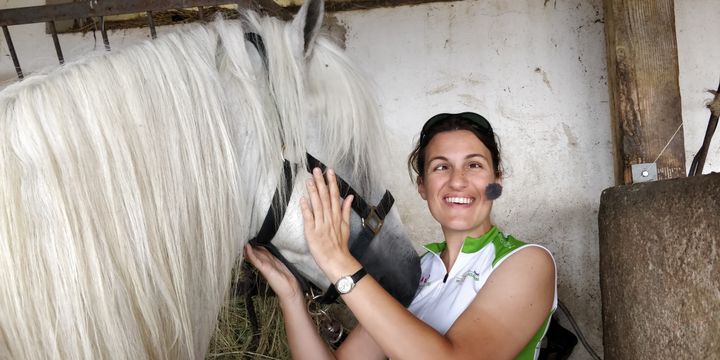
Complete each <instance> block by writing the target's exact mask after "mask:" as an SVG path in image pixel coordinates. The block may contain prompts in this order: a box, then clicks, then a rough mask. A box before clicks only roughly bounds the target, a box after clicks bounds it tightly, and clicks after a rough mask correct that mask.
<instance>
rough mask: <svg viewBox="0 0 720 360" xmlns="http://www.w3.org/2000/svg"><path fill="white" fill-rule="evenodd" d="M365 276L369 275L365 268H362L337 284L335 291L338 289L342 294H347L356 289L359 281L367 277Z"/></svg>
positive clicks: (339, 280)
mask: <svg viewBox="0 0 720 360" xmlns="http://www.w3.org/2000/svg"><path fill="white" fill-rule="evenodd" d="M365 274H367V271H365V268H360V270H358V271H357V272H356V273H354V274H352V275H345V276H343V277H341V278H340V279H338V281H336V282H335V289H337V292H339V293H340V294H347V293H349V292H350V290H352V289H353V288H354V287H355V284H357V283H358V281H360V279H362V278H363V276H365Z"/></svg>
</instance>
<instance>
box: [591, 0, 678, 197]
mask: <svg viewBox="0 0 720 360" xmlns="http://www.w3.org/2000/svg"><path fill="white" fill-rule="evenodd" d="M604 1H605V36H606V41H607V56H608V79H609V90H610V103H611V115H612V127H613V138H614V142H615V160H616V166H615V169H616V170H615V176H616V182H617V183H618V184H629V183H632V173H631V166H632V165H633V164H640V163H652V162H654V161H656V159H657V162H656V164H657V171H658V180H660V179H670V178H676V177H684V176H685V174H686V173H685V141H684V139H683V129H682V112H681V107H680V85H679V83H678V56H677V41H676V39H675V12H674V1H673V0H604Z"/></svg>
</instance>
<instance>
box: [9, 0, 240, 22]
mask: <svg viewBox="0 0 720 360" xmlns="http://www.w3.org/2000/svg"><path fill="white" fill-rule="evenodd" d="M251 3H252V1H251V0H239V1H237V0H236V1H223V0H153V1H147V0H103V1H97V2H93V1H82V2H71V3H62V4H52V5H39V6H28V7H21V8H10V9H3V10H0V26H8V25H21V24H32V23H40V22H47V21H58V20H72V19H80V18H85V17H92V16H97V17H100V16H109V15H122V14H132V13H144V12H146V11H163V10H169V9H182V8H189V7H197V6H217V5H226V4H238V6H239V7H241V8H248V7H250V5H251Z"/></svg>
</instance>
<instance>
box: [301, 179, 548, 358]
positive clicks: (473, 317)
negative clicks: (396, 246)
mask: <svg viewBox="0 0 720 360" xmlns="http://www.w3.org/2000/svg"><path fill="white" fill-rule="evenodd" d="M313 177H314V181H313V182H312V183H311V182H308V194H309V197H310V201H309V202H310V204H308V201H301V206H302V209H303V217H304V222H305V236H306V238H307V239H308V245H309V247H310V250H311V252H312V254H313V257H315V260H316V261H317V263H318V265H319V266H320V268H321V269H322V270H323V272H325V274H326V275H327V276H328V279H329V280H330V281H333V282H334V281H336V280H337V279H339V278H340V277H341V276H344V275H348V274H353V273H354V272H355V271H357V270H358V269H359V268H360V266H361V265H360V264H359V263H358V262H357V260H355V259H354V258H353V257H352V256H351V255H350V252H349V250H348V247H347V242H348V237H349V234H348V233H349V223H348V222H349V218H350V204H351V201H352V198H351V197H348V198H346V199H345V201H344V202H343V203H342V205H341V204H340V201H339V198H340V196H339V191H338V189H337V183H336V180H335V175H334V173H333V172H332V170H330V171H328V181H327V183H328V184H329V186H327V185H326V184H325V180H324V179H323V175H322V173H321V172H320V171H319V169H315V170H314V171H313ZM310 205H312V209H311V208H310ZM554 286H555V268H554V263H553V261H552V258H550V255H549V254H548V253H547V252H545V251H544V250H543V249H540V248H527V249H523V250H521V251H519V252H517V253H516V254H514V255H512V256H511V257H510V258H508V259H507V260H505V261H504V262H503V263H502V264H501V265H500V266H499V267H498V268H497V269H496V270H495V271H494V272H493V274H492V275H491V276H490V278H489V279H488V281H487V283H486V285H485V286H484V287H483V289H482V290H481V291H480V292H479V293H478V295H477V296H476V298H475V299H474V300H473V302H472V303H471V304H470V306H468V308H467V309H466V310H465V312H463V313H462V314H461V315H460V317H459V318H458V319H457V321H456V322H455V323H454V325H453V326H452V327H451V328H450V330H449V331H448V333H447V334H446V335H445V336H443V335H441V334H439V333H438V332H436V331H435V330H434V329H432V328H431V327H430V326H428V325H427V324H425V323H424V322H422V321H420V320H418V319H417V318H416V317H415V316H413V315H412V314H411V313H410V312H408V311H407V310H406V309H405V308H404V307H403V306H402V305H401V304H400V303H398V302H397V301H396V300H395V299H393V298H392V297H391V296H390V295H389V294H388V293H387V292H386V291H385V290H384V289H383V288H382V287H381V286H380V285H379V284H378V283H377V282H376V281H375V280H374V279H373V278H372V277H370V276H366V277H364V278H363V279H362V280H360V281H359V282H358V284H357V286H356V287H355V288H354V289H353V290H352V291H351V292H350V293H348V294H345V295H342V297H343V300H344V301H345V303H346V304H347V305H348V307H349V308H350V309H351V310H352V312H353V314H355V317H356V318H357V319H358V321H359V322H360V324H362V326H363V328H364V329H365V330H366V331H367V333H368V334H370V336H371V337H372V339H374V340H375V342H377V344H378V345H379V346H380V347H381V348H382V350H384V352H385V354H386V355H387V356H388V357H390V358H392V359H394V360H397V359H438V358H442V359H482V358H487V359H503V358H508V359H511V358H513V357H515V356H516V355H517V354H518V353H519V352H520V351H521V350H522V348H523V347H524V346H525V345H526V344H527V343H528V342H529V341H530V339H531V338H532V336H533V335H534V333H535V332H536V331H537V330H538V329H539V328H540V326H541V325H542V323H543V322H544V320H545V319H547V317H548V316H549V314H550V310H551V307H552V302H553V296H554Z"/></svg>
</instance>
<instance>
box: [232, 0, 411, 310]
mask: <svg viewBox="0 0 720 360" xmlns="http://www.w3.org/2000/svg"><path fill="white" fill-rule="evenodd" d="M322 18H323V2H322V0H311V1H306V2H305V4H304V5H303V6H302V7H301V8H300V11H299V13H298V15H297V16H296V17H295V19H294V20H293V22H292V23H282V22H280V21H278V20H275V19H269V18H259V17H255V16H254V15H252V14H251V15H249V16H248V18H247V19H246V21H245V22H244V32H245V33H246V34H248V33H249V34H252V35H250V36H247V35H246V39H248V41H246V46H245V49H243V50H246V51H247V54H249V55H247V56H245V57H243V58H242V59H241V60H242V61H247V62H250V63H251V64H252V67H251V68H252V69H253V70H252V71H250V72H246V73H244V74H241V75H240V76H239V78H241V79H242V78H248V77H251V78H253V79H254V81H256V82H258V83H261V84H262V85H261V86H257V87H254V89H265V90H266V91H265V92H262V91H258V92H253V93H252V94H250V98H251V101H256V102H257V105H258V106H260V105H262V106H263V110H262V111H261V112H257V110H256V112H257V118H256V119H254V120H252V121H251V124H252V126H251V128H252V130H250V132H251V133H252V135H250V136H248V137H247V138H246V139H247V140H246V142H247V143H248V144H249V145H248V146H257V147H259V148H260V152H259V155H255V154H257V153H258V152H257V151H254V152H249V154H251V155H250V156H254V157H253V158H248V157H247V155H242V156H245V158H244V159H243V160H242V162H246V163H248V164H260V165H258V166H257V167H255V168H256V169H258V171H257V172H255V173H253V174H248V176H251V177H252V178H251V179H248V180H247V181H246V183H258V184H260V185H259V186H258V188H257V191H256V192H254V194H255V199H254V206H253V224H254V227H253V228H254V229H259V227H260V224H261V223H262V221H263V219H264V217H265V215H266V213H267V211H268V209H269V208H270V203H271V198H272V197H273V194H274V193H275V192H276V189H279V193H280V197H281V198H283V197H285V199H286V200H287V204H288V205H287V211H286V213H285V214H284V217H283V218H282V221H281V223H280V224H279V227H278V228H277V233H276V234H275V236H274V238H273V240H272V244H273V245H274V246H276V247H277V248H278V249H279V250H280V252H281V253H282V254H283V256H284V257H285V258H287V260H288V261H289V262H291V263H293V264H294V265H295V267H296V268H297V270H298V271H299V272H300V273H302V274H303V275H304V276H305V277H307V278H308V279H309V280H310V281H311V282H312V283H314V284H315V285H316V286H318V287H320V288H323V289H324V288H327V287H328V285H329V281H328V279H327V278H325V276H324V275H323V274H322V272H321V271H320V269H319V268H318V267H317V265H316V264H315V262H314V260H313V259H312V256H311V255H310V252H309V249H308V247H307V243H306V241H305V239H304V236H303V223H302V216H301V213H300V208H299V205H298V201H299V199H300V197H301V196H304V195H305V185H304V184H305V179H307V178H308V177H309V173H308V171H307V170H306V169H307V162H308V157H307V154H309V155H311V156H312V157H315V158H317V159H318V160H319V161H320V162H322V163H323V164H325V165H327V166H328V167H332V168H334V169H335V170H336V172H337V173H338V175H339V176H340V177H341V178H343V179H344V180H345V181H346V182H347V184H348V185H349V187H351V188H352V189H353V190H354V191H355V192H356V193H357V196H356V198H360V199H358V200H357V201H356V202H357V203H359V202H362V201H363V200H364V202H366V203H367V205H369V206H371V207H372V206H376V205H378V204H380V203H381V202H383V200H384V204H385V206H387V207H388V208H387V209H383V210H386V211H387V212H388V213H387V215H386V216H384V219H383V225H382V227H380V226H378V224H377V222H378V221H377V220H378V218H377V217H376V216H375V213H374V212H373V214H372V215H368V214H367V212H368V211H370V210H371V209H370V208H365V209H364V211H363V207H357V206H356V209H357V211H355V212H354V214H353V215H352V225H351V240H350V247H351V248H353V247H357V245H356V243H357V242H362V241H367V240H368V239H370V238H372V240H370V241H369V245H368V246H367V247H366V249H361V250H360V251H359V252H357V254H358V256H357V257H358V260H359V261H360V262H361V263H362V264H363V265H364V266H365V268H366V269H367V270H368V272H369V273H370V274H371V275H372V276H373V277H374V278H375V279H376V280H378V281H379V282H380V284H381V285H382V286H383V287H384V288H385V289H386V290H388V291H389V292H390V293H391V294H392V295H393V296H394V297H395V298H397V299H398V300H399V301H400V302H402V303H403V304H405V305H407V304H409V302H410V301H411V300H412V298H413V296H414V294H415V290H416V288H417V284H418V278H419V275H420V272H419V261H418V257H417V253H416V252H415V250H414V248H413V247H412V245H411V242H410V241H409V240H408V238H407V235H406V234H405V232H404V230H403V227H402V224H401V223H400V218H399V216H398V212H397V210H396V207H395V206H388V205H390V204H391V203H389V202H388V200H389V199H388V197H387V196H385V192H386V188H385V186H384V181H383V179H382V176H381V175H382V174H383V173H384V171H383V169H384V166H385V162H384V161H383V160H384V159H385V158H386V157H387V156H390V155H389V154H386V153H385V152H386V149H388V146H386V145H385V143H384V141H385V137H384V130H383V128H382V125H381V122H380V119H379V116H378V106H377V104H376V103H375V100H374V98H373V96H372V95H371V92H370V91H369V87H368V85H367V83H366V80H365V78H364V77H363V75H362V74H361V73H360V72H359V71H358V70H357V69H356V68H354V67H353V66H352V64H351V63H350V62H349V61H348V59H347V58H346V57H345V56H344V54H343V51H342V50H341V49H340V48H339V47H338V46H337V45H335V44H334V43H333V42H332V41H331V40H329V39H328V38H327V37H325V36H323V35H318V32H319V29H320V23H321V21H322ZM224 26H227V25H223V24H220V25H219V29H220V33H221V38H223V36H225V35H228V34H230V33H231V31H228V29H225V30H223V27H224ZM235 36H237V35H235ZM258 39H261V40H260V41H259V40H258ZM226 51H227V54H228V55H229V56H227V57H225V58H223V59H224V60H222V61H221V63H222V64H226V65H227V66H226V69H230V70H237V69H239V68H240V67H241V64H240V61H239V60H235V59H233V54H232V53H231V52H232V51H233V50H232V49H228V50H226ZM228 64H229V65H228ZM233 64H234V65H233ZM221 66H222V65H221ZM228 86H229V91H230V92H235V91H237V92H240V93H242V94H243V97H244V98H245V99H247V94H248V92H247V88H242V85H239V83H238V84H235V85H232V84H231V85H228ZM243 101H248V100H243ZM241 105H242V106H245V104H242V103H241ZM256 108H257V107H256ZM237 111H239V112H240V111H244V112H247V109H237ZM284 159H286V160H288V161H289V164H290V165H291V166H292V167H293V168H294V169H295V173H294V175H293V176H292V177H291V181H290V182H291V183H292V186H289V187H287V188H286V187H285V186H278V184H283V183H284V177H285V174H284V173H283V171H282V169H283V160H284ZM283 203H284V202H283ZM373 211H374V210H373ZM358 212H361V213H362V212H364V214H359V213H358ZM384 212H385V211H380V213H381V214H380V215H381V217H383V216H382V215H385V214H383V213H384ZM361 215H362V216H361ZM369 223H372V224H369ZM363 224H366V225H363ZM370 229H372V230H375V231H371V230H370ZM377 230H379V231H377ZM251 232H252V231H251ZM375 232H377V234H375ZM363 237H364V238H363ZM360 247H362V246H360Z"/></svg>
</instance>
